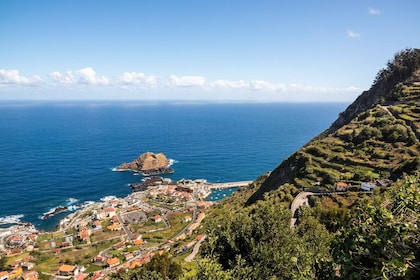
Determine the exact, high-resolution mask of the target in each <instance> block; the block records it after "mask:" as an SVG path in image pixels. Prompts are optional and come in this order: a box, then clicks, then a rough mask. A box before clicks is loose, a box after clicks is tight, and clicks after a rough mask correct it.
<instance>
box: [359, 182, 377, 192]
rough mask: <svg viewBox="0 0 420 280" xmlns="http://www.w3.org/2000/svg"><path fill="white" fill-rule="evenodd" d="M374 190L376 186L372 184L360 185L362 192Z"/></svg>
mask: <svg viewBox="0 0 420 280" xmlns="http://www.w3.org/2000/svg"><path fill="white" fill-rule="evenodd" d="M375 188H376V185H374V184H372V183H362V190H364V191H373V190H374V189H375Z"/></svg>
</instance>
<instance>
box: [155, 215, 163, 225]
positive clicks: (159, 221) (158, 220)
mask: <svg viewBox="0 0 420 280" xmlns="http://www.w3.org/2000/svg"><path fill="white" fill-rule="evenodd" d="M153 221H155V223H161V222H162V221H163V220H162V217H161V216H160V215H156V216H153Z"/></svg>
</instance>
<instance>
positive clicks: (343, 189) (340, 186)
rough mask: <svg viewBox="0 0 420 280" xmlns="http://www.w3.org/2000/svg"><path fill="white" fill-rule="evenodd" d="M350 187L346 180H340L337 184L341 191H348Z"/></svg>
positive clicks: (338, 189)
mask: <svg viewBox="0 0 420 280" xmlns="http://www.w3.org/2000/svg"><path fill="white" fill-rule="evenodd" d="M348 187H349V185H348V184H347V183H344V182H338V183H337V185H336V186H335V188H336V190H337V191H339V192H344V191H347V189H348Z"/></svg>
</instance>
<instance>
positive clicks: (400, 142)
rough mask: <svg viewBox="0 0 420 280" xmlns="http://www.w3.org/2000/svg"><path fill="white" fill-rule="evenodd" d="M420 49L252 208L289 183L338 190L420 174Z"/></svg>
mask: <svg viewBox="0 0 420 280" xmlns="http://www.w3.org/2000/svg"><path fill="white" fill-rule="evenodd" d="M419 104H420V49H408V50H405V51H402V52H400V53H397V54H396V55H395V58H394V60H393V61H389V62H388V64H387V67H386V68H384V69H382V70H381V71H379V72H378V74H377V76H376V79H375V81H374V83H373V85H372V87H371V88H370V89H369V90H368V91H365V92H363V93H362V94H361V95H360V96H359V97H358V98H357V99H356V100H355V101H354V102H353V103H352V104H351V105H350V106H349V107H348V108H347V109H346V110H345V111H344V112H342V113H341V114H340V116H339V117H338V119H337V120H336V121H335V122H334V123H333V124H332V125H331V126H330V127H329V128H328V129H327V130H325V131H324V132H323V133H321V134H320V135H318V136H317V137H315V138H314V139H313V140H312V141H310V142H309V143H307V144H306V145H305V146H303V147H302V148H301V149H300V150H298V151H297V152H295V153H294V154H292V155H291V156H290V157H289V158H287V159H286V160H284V161H283V162H282V163H281V164H280V165H279V166H278V167H277V168H275V169H274V170H273V171H272V172H271V173H270V174H269V176H267V178H266V179H265V180H264V181H263V182H261V183H260V184H259V186H256V188H254V190H255V191H254V192H253V194H252V195H251V196H250V197H249V199H248V200H247V202H246V205H250V204H253V203H254V202H256V201H257V200H260V199H263V197H264V194H265V193H267V192H270V191H274V190H277V189H279V188H281V187H282V186H283V185H285V184H292V185H293V186H295V187H297V188H298V189H305V188H313V187H317V188H322V189H334V188H335V184H336V183H337V182H339V181H340V180H341V181H346V182H348V183H350V184H353V185H357V184H360V183H361V182H369V181H372V180H374V179H391V180H396V179H398V178H401V176H402V174H404V173H406V174H413V173H415V172H416V171H418V170H420V152H419V151H420V144H419V139H420V114H419V110H420V109H419Z"/></svg>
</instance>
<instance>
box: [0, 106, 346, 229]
mask: <svg viewBox="0 0 420 280" xmlns="http://www.w3.org/2000/svg"><path fill="white" fill-rule="evenodd" d="M347 105H348V104H344V103H327V104H323V103H311V104H306V103H297V104H294V103H270V104H269V103H261V104H209V103H201V104H200V103H197V104H187V103H144V102H140V101H134V102H93V101H91V102H88V101H86V102H70V101H69V102H6V101H3V102H0V116H1V118H0V222H1V221H2V220H4V219H5V218H7V217H8V218H10V216H12V217H15V218H19V219H20V220H21V221H27V222H30V223H33V224H34V225H35V226H36V227H37V228H39V229H44V230H51V229H54V228H55V226H56V225H57V223H58V221H59V220H60V219H62V218H63V217H65V215H67V214H69V213H70V212H69V211H66V212H63V213H61V214H59V215H56V216H54V217H52V218H50V219H47V220H42V219H41V217H42V216H43V215H44V214H45V213H47V212H48V211H51V210H52V209H54V208H56V207H59V206H75V205H78V204H80V203H84V202H86V201H99V200H100V199H101V198H103V197H106V196H117V197H123V196H126V195H127V194H129V193H131V189H130V188H129V186H128V185H129V184H130V183H135V182H139V181H140V180H141V178H142V176H136V174H134V173H132V172H114V171H113V168H115V167H117V166H118V165H119V164H120V163H122V162H128V161H132V160H134V159H136V158H137V157H138V156H139V155H140V154H142V153H144V152H146V151H151V152H155V153H159V152H163V153H164V154H165V155H166V156H167V157H168V158H170V159H172V160H173V165H172V168H173V169H174V170H175V172H174V173H173V174H169V175H165V177H169V178H171V179H172V180H179V179H181V178H186V179H201V178H203V179H206V180H207V181H209V182H229V181H244V180H253V179H255V178H257V177H258V176H259V175H261V174H262V173H265V172H267V171H269V170H273V169H274V168H275V167H276V166H277V165H278V164H279V163H280V162H281V161H282V160H283V159H285V158H286V157H287V156H289V155H290V154H292V153H293V152H294V151H296V150H297V149H299V148H300V147H301V146H302V145H304V144H305V143H306V142H308V141H309V140H310V139H312V138H313V137H314V136H316V135H318V134H319V133H321V132H322V131H324V130H325V129H326V128H328V127H329V125H330V124H331V123H332V122H333V121H334V120H335V119H336V118H337V116H338V114H339V112H341V111H343V110H344V109H345V107H346V106H347ZM229 194H230V193H229ZM229 194H228V195H229ZM221 197H223V195H222V196H221ZM214 199H216V198H214ZM70 209H71V207H70Z"/></svg>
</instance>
